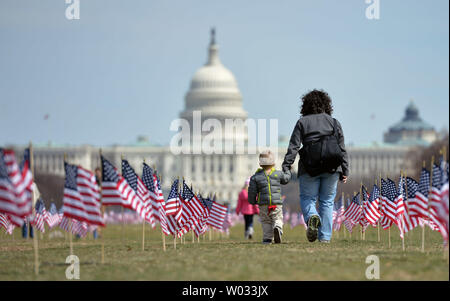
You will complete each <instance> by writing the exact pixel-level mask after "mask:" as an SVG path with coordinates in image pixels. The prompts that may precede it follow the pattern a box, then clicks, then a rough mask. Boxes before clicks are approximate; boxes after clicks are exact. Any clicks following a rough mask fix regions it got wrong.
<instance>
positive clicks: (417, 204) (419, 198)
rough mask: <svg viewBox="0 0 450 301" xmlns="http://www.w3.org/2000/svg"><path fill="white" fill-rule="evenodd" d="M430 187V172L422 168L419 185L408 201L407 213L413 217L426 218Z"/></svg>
mask: <svg viewBox="0 0 450 301" xmlns="http://www.w3.org/2000/svg"><path fill="white" fill-rule="evenodd" d="M429 189H430V172H429V171H428V170H427V169H426V168H422V171H421V172H420V180H419V185H418V186H417V190H416V194H415V196H414V198H413V199H411V200H410V201H409V202H408V206H409V214H410V216H414V217H422V218H425V219H427V218H428V193H429Z"/></svg>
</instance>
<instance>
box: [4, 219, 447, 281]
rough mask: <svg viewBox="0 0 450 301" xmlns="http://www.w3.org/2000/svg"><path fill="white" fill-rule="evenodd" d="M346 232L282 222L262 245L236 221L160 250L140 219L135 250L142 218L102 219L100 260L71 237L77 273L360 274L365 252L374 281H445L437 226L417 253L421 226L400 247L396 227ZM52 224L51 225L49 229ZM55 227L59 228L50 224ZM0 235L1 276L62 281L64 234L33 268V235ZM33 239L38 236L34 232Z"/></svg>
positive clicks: (187, 276) (95, 247)
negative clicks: (318, 236)
mask: <svg viewBox="0 0 450 301" xmlns="http://www.w3.org/2000/svg"><path fill="white" fill-rule="evenodd" d="M355 230H356V231H354V232H353V235H352V238H349V235H348V233H347V235H346V238H344V234H343V232H340V233H339V234H336V233H335V234H334V236H333V241H332V243H331V244H320V243H318V242H315V243H309V242H307V240H306V237H305V230H304V228H303V227H296V228H294V229H290V228H289V226H285V228H284V232H285V233H284V236H283V243H282V244H280V245H262V244H261V243H260V241H261V235H262V234H261V228H260V225H259V224H258V223H255V232H256V233H255V239H254V240H252V241H246V240H244V239H243V225H237V226H235V227H234V228H232V229H231V231H230V235H229V237H226V236H225V235H223V236H222V237H220V235H219V233H217V232H213V233H212V240H211V241H210V240H209V234H208V233H207V234H206V235H205V237H203V238H200V242H199V243H198V242H197V239H195V243H192V236H191V233H188V235H186V240H185V243H180V241H179V240H178V241H177V246H176V247H177V248H176V250H175V249H174V246H173V239H172V238H170V237H166V247H167V250H166V251H165V252H164V251H163V250H162V238H161V232H160V231H159V229H158V228H157V229H155V230H153V229H150V227H149V226H146V245H145V250H144V251H142V249H141V242H142V226H141V225H125V227H124V228H122V226H121V225H108V226H107V228H105V229H104V230H103V240H104V246H105V249H104V250H105V263H104V264H101V239H97V240H93V239H92V235H89V236H88V237H86V238H84V239H78V240H77V239H74V240H73V250H74V254H75V255H77V256H78V257H79V259H80V280H366V277H365V270H366V268H367V267H368V266H369V264H366V263H365V260H366V257H367V256H368V255H372V254H373V255H377V256H378V257H379V259H380V280H447V281H448V280H449V265H448V259H447V258H448V257H447V258H444V253H443V248H442V239H441V236H440V234H439V233H436V232H432V231H431V230H429V229H426V250H425V253H421V251H420V249H421V233H422V232H421V231H422V230H421V228H417V229H415V231H413V232H412V233H408V235H407V237H406V252H403V251H402V244H401V240H400V238H399V236H398V231H397V230H394V229H393V230H392V233H391V234H392V235H391V239H392V246H391V248H388V231H383V230H382V231H381V242H378V241H377V230H376V229H373V228H370V229H369V230H368V231H367V233H366V237H365V240H364V241H363V240H361V239H360V233H359V232H358V230H359V228H357V229H355ZM52 231H53V230H52ZM56 231H61V230H60V229H57V230H56ZM20 234H21V233H20V229H16V230H15V233H14V236H13V237H12V236H10V235H6V234H4V233H3V231H2V233H1V234H0V280H66V277H65V270H66V268H67V266H68V265H67V264H65V259H66V257H67V256H68V255H69V240H68V238H67V237H66V238H57V239H49V236H48V235H49V233H45V234H44V237H43V239H42V240H39V260H40V274H39V275H38V276H35V275H34V272H33V260H34V259H33V258H34V253H33V241H32V239H29V240H25V239H22V238H21V236H20ZM39 238H40V237H39Z"/></svg>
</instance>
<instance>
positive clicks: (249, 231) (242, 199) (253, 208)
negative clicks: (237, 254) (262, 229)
mask: <svg viewBox="0 0 450 301" xmlns="http://www.w3.org/2000/svg"><path fill="white" fill-rule="evenodd" d="M249 183H250V178H248V179H247V180H246V181H245V186H244V188H242V190H241V192H240V193H239V199H238V203H237V207H236V214H238V215H239V213H242V215H244V221H245V233H244V235H245V238H248V239H252V237H253V215H254V214H259V207H258V205H251V204H250V203H249V202H248V185H249Z"/></svg>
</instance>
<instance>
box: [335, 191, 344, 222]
mask: <svg viewBox="0 0 450 301" xmlns="http://www.w3.org/2000/svg"><path fill="white" fill-rule="evenodd" d="M344 211H345V208H344V199H343V198H342V196H341V197H340V198H339V200H338V201H337V202H335V203H334V205H333V230H334V231H339V229H340V228H341V224H342V222H343V219H344Z"/></svg>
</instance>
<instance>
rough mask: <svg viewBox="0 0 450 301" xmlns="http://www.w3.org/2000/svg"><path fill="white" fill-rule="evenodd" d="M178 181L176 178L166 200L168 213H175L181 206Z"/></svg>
mask: <svg viewBox="0 0 450 301" xmlns="http://www.w3.org/2000/svg"><path fill="white" fill-rule="evenodd" d="M178 182H179V181H178V179H175V181H173V183H172V187H171V188H170V192H169V196H168V197H167V201H166V215H175V214H176V213H177V211H178V209H179V208H180V206H181V204H180V198H179V194H178Z"/></svg>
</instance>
